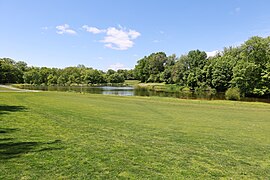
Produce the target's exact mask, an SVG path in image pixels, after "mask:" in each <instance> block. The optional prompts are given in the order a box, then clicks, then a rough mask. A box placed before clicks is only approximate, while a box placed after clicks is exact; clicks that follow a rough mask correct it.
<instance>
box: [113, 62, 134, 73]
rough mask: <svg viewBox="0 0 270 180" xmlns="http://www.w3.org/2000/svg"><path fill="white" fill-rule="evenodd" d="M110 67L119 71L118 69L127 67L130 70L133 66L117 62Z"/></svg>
mask: <svg viewBox="0 0 270 180" xmlns="http://www.w3.org/2000/svg"><path fill="white" fill-rule="evenodd" d="M108 69H112V70H115V71H117V70H118V69H127V70H129V69H131V68H128V67H125V65H124V64H121V63H115V64H112V65H110V66H109V68H108Z"/></svg>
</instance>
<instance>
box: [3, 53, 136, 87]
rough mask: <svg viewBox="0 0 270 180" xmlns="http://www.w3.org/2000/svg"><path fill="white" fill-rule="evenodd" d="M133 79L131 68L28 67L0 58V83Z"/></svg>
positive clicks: (59, 82) (57, 83)
mask: <svg viewBox="0 0 270 180" xmlns="http://www.w3.org/2000/svg"><path fill="white" fill-rule="evenodd" d="M125 79H134V77H133V70H118V71H114V70H111V69H110V70H108V71H107V73H105V72H103V71H100V70H96V69H93V68H87V67H85V66H84V65H78V66H77V67H67V68H64V69H58V68H47V67H28V66H27V64H26V63H25V62H22V61H19V62H15V61H14V60H12V59H9V58H3V59H0V83H2V84H5V83H28V84H35V85H72V84H101V83H123V82H124V81H125Z"/></svg>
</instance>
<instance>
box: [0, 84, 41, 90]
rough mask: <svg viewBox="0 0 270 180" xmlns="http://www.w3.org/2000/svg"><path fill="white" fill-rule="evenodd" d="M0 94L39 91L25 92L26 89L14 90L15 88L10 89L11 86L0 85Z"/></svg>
mask: <svg viewBox="0 0 270 180" xmlns="http://www.w3.org/2000/svg"><path fill="white" fill-rule="evenodd" d="M3 89H4V90H3ZM5 89H6V90H5ZM0 92H40V91H37V90H27V89H19V88H15V87H12V86H7V85H1V84H0Z"/></svg>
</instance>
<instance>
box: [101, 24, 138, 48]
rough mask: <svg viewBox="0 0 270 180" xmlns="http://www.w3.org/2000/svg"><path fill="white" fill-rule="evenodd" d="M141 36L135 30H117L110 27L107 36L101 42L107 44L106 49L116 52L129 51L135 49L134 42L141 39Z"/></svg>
mask: <svg viewBox="0 0 270 180" xmlns="http://www.w3.org/2000/svg"><path fill="white" fill-rule="evenodd" d="M140 35H141V34H140V33H139V32H137V31H135V30H128V31H127V30H125V29H123V28H120V29H117V28H115V27H110V28H108V29H107V31H106V36H105V37H104V39H103V40H101V41H100V42H103V43H105V47H108V48H111V49H115V50H127V49H128V48H131V47H133V45H134V42H133V41H132V40H134V39H136V38H137V37H139V36H140Z"/></svg>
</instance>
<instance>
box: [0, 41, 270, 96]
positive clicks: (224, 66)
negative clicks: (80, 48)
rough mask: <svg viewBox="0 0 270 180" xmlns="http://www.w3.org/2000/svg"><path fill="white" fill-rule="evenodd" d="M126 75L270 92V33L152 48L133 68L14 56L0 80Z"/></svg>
mask: <svg viewBox="0 0 270 180" xmlns="http://www.w3.org/2000/svg"><path fill="white" fill-rule="evenodd" d="M125 79H138V80H140V81H141V82H165V83H167V84H178V85H180V86H183V87H187V88H189V89H193V90H196V89H200V90H209V89H215V90H217V91H219V92H225V91H226V90H227V89H229V88H234V87H235V88H239V90H240V93H241V95H247V96H254V95H255V96H264V95H269V94H270V37H267V38H262V37H257V36H255V37H252V38H250V39H249V40H248V41H246V42H245V43H243V44H242V45H241V46H238V47H229V48H224V50H223V51H220V52H219V53H218V54H217V55H215V56H214V57H207V54H206V53H205V52H204V51H200V50H192V51H190V52H188V53H187V54H186V55H182V56H181V57H176V55H174V54H173V55H171V56H167V55H166V54H165V53H164V52H158V53H152V54H150V55H149V56H145V57H144V58H142V59H140V60H139V61H138V63H137V65H136V66H135V69H134V70H118V71H114V70H111V69H110V70H108V71H107V72H106V73H105V72H103V71H100V70H96V69H93V68H88V67H85V66H84V65H78V66H77V67H67V68H64V69H58V68H47V67H41V68H40V67H28V66H27V64H26V63H24V62H22V61H19V62H15V61H14V60H12V59H9V58H3V59H0V83H23V82H24V83H28V84H37V85H40V84H43V85H71V84H101V83H122V82H124V80H125Z"/></svg>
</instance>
